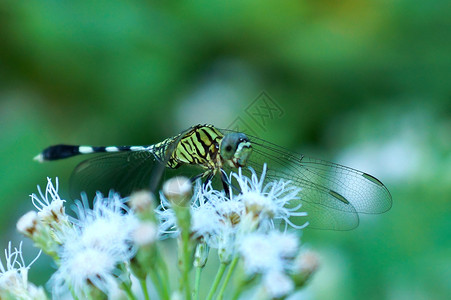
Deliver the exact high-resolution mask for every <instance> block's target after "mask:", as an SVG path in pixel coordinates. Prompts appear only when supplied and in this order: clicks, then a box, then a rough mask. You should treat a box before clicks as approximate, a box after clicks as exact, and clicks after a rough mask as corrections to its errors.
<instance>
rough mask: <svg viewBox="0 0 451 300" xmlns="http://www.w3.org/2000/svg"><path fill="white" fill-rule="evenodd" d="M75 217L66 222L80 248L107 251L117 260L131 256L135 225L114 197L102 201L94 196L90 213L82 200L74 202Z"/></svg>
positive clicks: (130, 212) (127, 210) (122, 203)
mask: <svg viewBox="0 0 451 300" xmlns="http://www.w3.org/2000/svg"><path fill="white" fill-rule="evenodd" d="M83 198H84V197H83ZM76 214H77V216H78V219H74V218H71V219H70V220H71V222H72V223H73V224H74V225H75V227H76V228H77V231H79V232H80V233H81V234H80V236H79V238H80V241H79V242H80V243H82V245H83V247H87V248H98V249H100V250H105V251H108V253H110V254H115V255H117V258H118V260H121V259H122V260H127V259H128V258H130V257H131V256H132V255H133V251H132V250H131V244H132V240H133V236H132V234H133V232H134V230H135V229H136V227H137V226H138V223H139V221H138V219H137V218H136V216H135V215H134V214H133V213H132V211H131V210H130V209H129V208H128V207H127V206H126V205H125V200H124V199H121V198H120V197H119V195H118V194H114V193H110V195H109V197H108V198H104V197H103V196H102V194H100V193H97V195H96V197H95V199H94V204H93V209H92V210H91V209H89V204H88V203H87V200H86V198H84V199H83V200H82V201H80V202H77V204H76Z"/></svg>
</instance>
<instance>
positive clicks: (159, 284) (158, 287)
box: [149, 269, 168, 299]
mask: <svg viewBox="0 0 451 300" xmlns="http://www.w3.org/2000/svg"><path fill="white" fill-rule="evenodd" d="M149 275H150V279H152V282H153V285H154V286H155V289H156V290H157V293H158V296H159V298H160V299H168V298H167V297H168V296H167V292H166V291H164V289H163V284H162V282H161V278H160V275H158V272H157V270H155V269H151V270H149Z"/></svg>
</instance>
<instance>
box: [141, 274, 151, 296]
mask: <svg viewBox="0 0 451 300" xmlns="http://www.w3.org/2000/svg"><path fill="white" fill-rule="evenodd" d="M139 283H140V284H141V289H142V291H143V294H144V299H145V300H150V297H149V290H148V289H147V283H146V280H145V279H140V280H139Z"/></svg>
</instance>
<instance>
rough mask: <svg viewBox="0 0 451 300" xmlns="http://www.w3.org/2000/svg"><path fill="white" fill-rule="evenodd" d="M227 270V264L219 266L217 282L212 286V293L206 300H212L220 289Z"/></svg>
mask: <svg viewBox="0 0 451 300" xmlns="http://www.w3.org/2000/svg"><path fill="white" fill-rule="evenodd" d="M226 268H227V264H226V263H221V265H220V266H219V269H218V272H217V273H216V277H215V280H214V281H213V285H212V286H211V289H210V292H209V293H208V296H207V298H206V299H205V300H211V299H212V298H213V295H214V294H215V292H216V290H217V289H218V286H219V283H220V282H221V279H222V276H223V275H224V271H225V269H226Z"/></svg>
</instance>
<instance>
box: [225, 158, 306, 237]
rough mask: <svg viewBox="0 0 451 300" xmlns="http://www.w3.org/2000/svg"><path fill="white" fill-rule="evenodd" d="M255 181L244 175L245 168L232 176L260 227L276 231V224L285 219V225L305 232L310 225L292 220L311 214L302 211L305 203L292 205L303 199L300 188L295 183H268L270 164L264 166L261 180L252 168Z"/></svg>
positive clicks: (245, 203)
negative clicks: (265, 182)
mask: <svg viewBox="0 0 451 300" xmlns="http://www.w3.org/2000/svg"><path fill="white" fill-rule="evenodd" d="M249 170H250V171H251V174H252V175H251V178H248V177H246V176H244V175H243V173H242V170H241V168H240V169H239V170H238V174H232V176H233V177H234V178H235V179H236V181H237V182H238V185H239V187H240V190H241V194H240V195H239V196H241V201H242V202H243V203H244V206H245V207H246V211H247V212H248V213H250V214H252V215H254V217H257V221H258V226H259V227H266V228H274V221H276V220H282V221H284V222H285V224H287V225H290V226H291V227H293V228H295V229H302V228H305V226H307V223H306V224H304V225H302V226H299V225H295V224H293V223H292V222H291V221H290V220H289V219H290V217H301V216H306V215H307V213H305V212H299V209H300V208H301V204H299V205H296V206H294V207H290V206H292V205H290V204H291V202H292V201H295V200H299V197H298V194H299V192H300V191H301V189H300V188H297V187H296V186H294V185H292V184H291V181H286V180H283V179H281V180H279V181H272V182H269V183H267V184H266V185H265V184H264V180H265V176H266V164H264V165H263V170H262V174H261V176H260V179H259V178H258V176H257V173H256V172H255V170H254V169H252V168H251V167H249Z"/></svg>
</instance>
